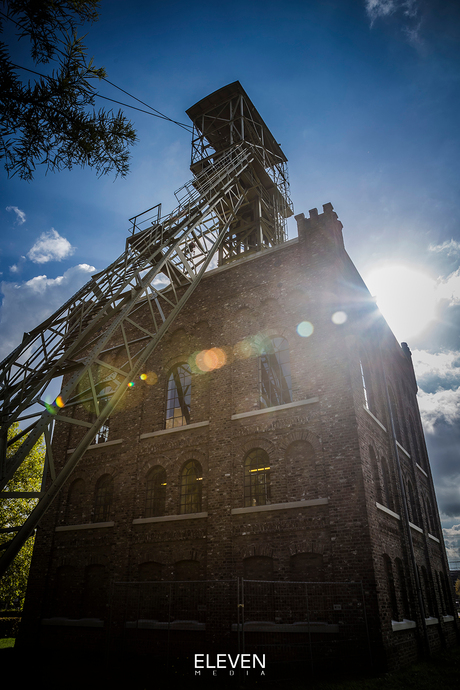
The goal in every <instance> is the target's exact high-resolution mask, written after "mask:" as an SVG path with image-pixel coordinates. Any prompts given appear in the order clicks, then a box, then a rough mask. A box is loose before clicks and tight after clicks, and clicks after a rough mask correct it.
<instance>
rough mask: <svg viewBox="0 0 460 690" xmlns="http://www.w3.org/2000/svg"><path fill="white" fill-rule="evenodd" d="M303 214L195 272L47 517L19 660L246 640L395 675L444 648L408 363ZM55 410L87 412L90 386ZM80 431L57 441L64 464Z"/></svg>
mask: <svg viewBox="0 0 460 690" xmlns="http://www.w3.org/2000/svg"><path fill="white" fill-rule="evenodd" d="M296 220H297V224H298V237H297V238H295V239H292V240H290V241H287V242H284V243H282V244H280V245H278V246H275V247H272V248H269V249H265V250H261V251H258V252H256V253H251V254H247V255H245V254H243V255H242V256H241V257H239V258H238V260H236V261H232V262H230V263H227V264H224V265H222V266H219V267H218V268H215V269H213V270H210V271H209V272H208V273H206V274H205V276H204V277H203V279H202V280H201V283H200V284H199V286H198V287H197V289H196V291H195V293H194V295H193V298H192V299H191V300H190V301H189V302H188V303H187V305H186V306H185V307H184V308H183V310H182V311H181V313H180V314H179V316H178V317H177V319H176V321H175V322H174V324H173V326H172V328H171V329H170V330H169V332H168V334H167V335H166V336H165V337H164V338H163V340H162V341H161V343H160V345H159V346H158V348H157V349H156V351H155V353H154V355H152V357H151V358H150V360H149V362H148V364H147V366H146V368H145V372H144V373H143V374H142V375H141V377H140V378H139V380H136V381H133V382H132V383H133V385H132V387H131V388H130V390H129V391H128V394H127V395H126V396H125V398H124V399H123V403H122V405H121V406H120V407H119V408H117V409H116V410H115V411H114V413H113V415H112V416H111V417H110V419H109V420H108V422H107V424H106V425H104V427H103V428H102V429H101V431H100V432H99V434H98V437H97V438H96V439H95V442H94V443H93V445H91V446H90V448H89V449H88V450H87V452H86V453H85V455H84V457H83V458H82V459H81V460H80V462H79V464H78V466H77V468H76V469H75V471H74V472H73V474H72V476H71V478H70V480H69V481H68V484H67V485H66V487H65V488H64V490H63V491H61V493H60V495H59V496H58V498H57V499H56V500H55V502H54V504H53V506H52V508H51V509H50V510H49V511H48V513H47V514H46V515H45V516H44V518H43V520H42V522H41V524H40V526H39V528H38V531H37V538H36V546H35V551H34V557H33V562H32V568H31V576H30V583H29V591H28V596H27V601H26V606H25V611H24V619H23V626H22V632H21V636H20V638H19V640H18V644H19V645H20V646H22V647H23V648H27V647H31V646H35V647H36V646H37V645H38V646H39V647H42V648H45V649H46V648H62V649H69V648H76V647H78V646H79V645H80V646H82V647H83V648H84V647H85V646H86V647H88V646H89V647H92V648H98V647H99V648H101V649H102V648H103V647H104V645H106V644H107V640H108V639H109V640H110V644H112V643H113V648H114V649H120V648H122V647H123V645H124V646H125V647H126V646H129V644H130V640H129V636H130V635H131V634H133V635H134V634H135V635H136V637H135V640H136V642H135V644H136V649H138V650H139V649H141V647H142V645H143V644H145V649H146V650H147V649H148V648H149V644H150V645H153V647H152V648H154V649H157V650H159V651H160V652H161V649H163V647H162V644H163V642H162V636H163V640H164V638H165V636H166V632H168V634H170V633H171V631H173V632H174V633H175V634H176V639H177V649H179V648H180V645H181V644H182V643H184V644H185V643H186V644H187V645H189V647H188V648H189V649H190V648H191V647H190V644H192V642H191V640H193V641H194V642H193V645H194V647H193V648H194V649H196V651H198V652H204V653H206V652H208V651H212V650H216V649H217V650H218V651H227V649H226V648H224V649H223V648H222V646H223V644H225V645H228V649H236V645H237V644H241V639H240V637H239V636H240V634H241V633H242V631H246V637H245V644H246V645H247V647H246V649H251V650H252V649H257V650H259V651H260V650H270V649H273V645H274V644H275V645H276V644H278V643H279V645H280V648H281V647H283V645H284V647H285V648H288V647H291V648H292V644H293V642H294V641H295V644H297V645H298V646H299V650H300V651H299V652H298V654H299V655H300V657H297V658H302V655H306V654H307V651H306V650H308V649H309V650H310V652H311V649H312V647H311V645H312V644H313V645H316V646H314V650H315V655H316V658H317V659H318V660H319V659H320V658H321V655H323V657H324V660H325V662H326V663H327V660H328V659H329V658H331V655H332V654H335V653H336V651H337V648H340V649H348V651H349V650H350V645H351V647H353V648H355V650H356V649H357V650H358V652H357V653H358V654H359V655H360V656H361V657H362V658H363V659H366V660H368V661H370V663H371V664H374V665H375V664H378V665H385V666H386V667H388V668H394V667H397V666H398V665H401V664H402V663H405V662H408V661H411V660H413V659H415V658H417V655H418V654H420V653H421V652H424V651H425V652H426V651H427V649H430V650H431V651H435V650H438V649H440V648H441V647H442V646H445V645H449V644H453V643H454V641H455V639H456V625H457V623H456V620H455V619H454V610H453V606H452V596H451V590H450V586H449V582H448V569H447V561H446V556H445V550H444V545H443V540H442V533H441V527H440V523H439V517H438V511H437V507H436V498H435V494H434V489H433V482H432V478H431V472H430V466H429V461H428V457H427V452H426V447H425V443H424V437H423V431H422V426H421V420H420V414H419V410H418V406H417V400H416V392H417V385H416V381H415V376H414V371H413V367H412V363H411V355H410V351H409V348H408V347H407V345H406V344H404V343H403V345H402V346H400V345H399V344H398V343H397V341H396V339H395V337H394V335H393V334H392V332H391V331H390V329H389V327H388V326H387V324H386V322H385V321H384V319H383V318H382V316H381V315H380V313H379V312H378V310H377V308H376V306H375V303H374V301H373V300H372V298H371V296H370V294H369V292H368V290H367V288H366V286H365V285H364V283H363V281H362V279H361V277H360V276H359V274H358V272H357V270H356V268H355V267H354V265H353V263H352V262H351V260H350V258H349V257H348V255H347V253H346V251H345V249H344V244H343V238H342V224H341V223H340V221H339V220H338V219H337V215H336V214H335V212H334V211H333V208H332V205H331V204H326V205H325V206H324V207H323V213H321V214H319V213H318V212H317V210H316V209H313V210H312V211H310V214H309V217H308V218H305V216H304V215H303V214H301V215H298V216H296ZM147 308H148V306H147V305H145V309H146V310H147ZM135 336H136V334H135V333H134V332H133V333H132V334H130V333H127V337H128V338H130V337H132V338H134V337H135ZM105 356H106V357H110V358H111V361H112V362H113V363H115V364H116V365H117V366H118V365H119V366H122V362H119V363H118V364H117V343H113V345H112V346H111V348H109V349H108V350H107V352H106V353H105ZM102 394H107V395H109V394H110V389H108V390H107V391H102ZM68 410H69V411H68V412H67V414H68V415H69V414H70V411H71V414H72V415H73V418H74V419H75V420H76V421H77V422H78V421H79V420H80V421H84V422H88V421H91V418H92V415H94V410H92V409H91V404H90V398H88V396H86V392H85V391H84V390H81V391H80V393H79V396H77V398H76V399H75V400H74V402H73V404H71V405H68ZM83 433H84V427H81V426H79V425H78V423H77V424H74V425H67V426H66V427H64V428H60V427H59V426H58V427H57V428H56V432H55V437H54V442H53V454H54V461H55V463H56V465H57V466H59V463H60V462H61V463H62V462H63V461H64V459H65V457H66V455H67V454H68V453H69V451H70V449H72V448H75V446H76V444H77V442H78V441H79V439H80V438H81V436H82V435H83ZM187 583H188V584H187ZM190 583H192V584H190ZM304 583H307V585H306V586H305V585H304ZM264 587H265V589H264ZM181 588H182V589H181ZM173 590H174V597H175V599H174V603H173V604H172V598H171V597H172V594H171V592H172V591H173ZM181 597H182V598H181ZM306 602H307V603H306ZM242 603H243V604H244V609H243V606H242ZM251 635H252V637H251ZM237 637H238V641H236V638H237ZM312 639H313V643H312ZM221 640H225V643H223V642H221ZM184 641H185V642H184ZM291 643H292V644H291ZM342 643H343V645H342ZM347 644H348V645H349V646H348V647H347ZM219 645H220V646H219ZM251 645H253V646H252V647H251ZM309 645H310V646H309ZM334 645H335V646H334ZM340 645H342V646H340ZM269 653H270V651H268V652H267V654H268V656H269ZM347 653H348V652H347ZM281 656H282V655H281Z"/></svg>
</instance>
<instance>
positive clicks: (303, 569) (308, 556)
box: [290, 553, 323, 582]
mask: <svg viewBox="0 0 460 690" xmlns="http://www.w3.org/2000/svg"><path fill="white" fill-rule="evenodd" d="M290 571H291V578H292V579H293V580H300V581H301V582H321V581H322V579H323V556H322V554H320V553H296V554H295V555H294V556H291V558H290Z"/></svg>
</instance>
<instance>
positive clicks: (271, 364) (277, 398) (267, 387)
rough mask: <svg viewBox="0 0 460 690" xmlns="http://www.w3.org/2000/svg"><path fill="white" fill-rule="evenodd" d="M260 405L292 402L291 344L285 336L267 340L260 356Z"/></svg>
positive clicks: (268, 405) (273, 405)
mask: <svg viewBox="0 0 460 690" xmlns="http://www.w3.org/2000/svg"><path fill="white" fill-rule="evenodd" d="M259 371H260V407H261V409H263V408H266V407H275V406H276V405H285V404H286V403H289V402H292V383H291V365H290V363H289V344H288V341H287V340H286V339H285V338H281V337H276V338H272V339H271V340H267V342H266V344H265V346H264V351H263V352H262V354H261V355H260V357H259Z"/></svg>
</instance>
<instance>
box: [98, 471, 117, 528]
mask: <svg viewBox="0 0 460 690" xmlns="http://www.w3.org/2000/svg"><path fill="white" fill-rule="evenodd" d="M112 500H113V479H112V477H111V476H110V474H103V475H102V477H99V479H98V480H97V484H96V491H95V492H94V522H107V521H108V520H110V513H111V510H112Z"/></svg>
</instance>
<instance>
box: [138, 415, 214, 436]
mask: <svg viewBox="0 0 460 690" xmlns="http://www.w3.org/2000/svg"><path fill="white" fill-rule="evenodd" d="M208 424H209V419H208V420H207V421H206V422H195V423H194V424H184V426H176V427H174V428H173V429H160V431H149V432H148V433H146V434H141V435H140V436H139V438H140V439H141V440H142V439H144V438H152V437H153V436H163V435H164V434H173V433H175V432H177V431H188V430H189V429H198V428H199V427H201V426H208Z"/></svg>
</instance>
